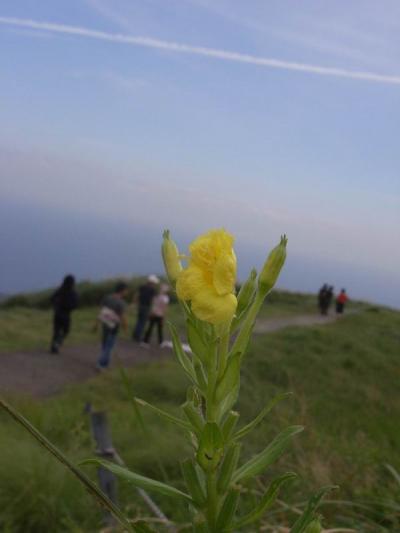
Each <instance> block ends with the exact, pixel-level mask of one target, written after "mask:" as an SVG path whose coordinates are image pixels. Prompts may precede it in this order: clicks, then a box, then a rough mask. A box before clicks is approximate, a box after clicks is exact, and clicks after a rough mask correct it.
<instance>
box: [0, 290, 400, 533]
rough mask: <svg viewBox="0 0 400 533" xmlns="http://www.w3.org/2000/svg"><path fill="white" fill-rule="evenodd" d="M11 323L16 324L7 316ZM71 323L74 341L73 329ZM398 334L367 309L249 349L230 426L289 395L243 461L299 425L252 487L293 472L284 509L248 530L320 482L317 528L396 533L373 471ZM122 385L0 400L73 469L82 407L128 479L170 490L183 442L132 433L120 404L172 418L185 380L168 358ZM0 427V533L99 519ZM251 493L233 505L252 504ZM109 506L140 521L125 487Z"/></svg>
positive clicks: (167, 504) (285, 516)
mask: <svg viewBox="0 0 400 533" xmlns="http://www.w3.org/2000/svg"><path fill="white" fill-rule="evenodd" d="M283 298H284V297H283ZM296 298H297V304H294V303H293V304H291V305H289V304H288V302H287V301H286V303H283V302H282V301H280V303H279V305H278V304H277V302H275V304H273V303H271V309H272V308H273V305H276V307H275V309H277V308H278V307H279V306H281V312H282V311H283V310H284V309H286V311H287V312H289V309H292V311H293V312H294V310H295V309H296V311H297V313H299V312H303V309H304V308H307V300H303V301H302V299H301V297H296ZM299 302H300V305H299ZM311 304H312V305H313V303H312V301H311V299H310V301H309V305H310V306H311ZM9 312H10V310H8V311H7V313H9ZM13 312H15V313H16V315H18V314H19V313H20V311H19V310H18V309H15V310H13ZM265 312H268V311H267V308H266V310H265ZM81 313H82V323H83V322H84V320H83V317H84V316H86V317H87V325H88V326H89V324H90V320H89V314H90V313H91V311H85V310H84V311H81ZM85 313H86V315H85ZM46 316H47V318H48V315H46ZM78 316H79V315H77V317H76V318H78ZM90 318H91V317H90ZM20 319H21V317H20ZM16 320H17V321H18V318H16ZM75 322H76V327H77V331H76V332H75V335H78V329H79V328H78V326H77V323H78V320H76V321H75ZM27 330H28V331H29V327H27ZM399 331H400V313H396V312H392V311H388V310H385V309H381V308H374V307H369V308H365V309H364V310H363V311H362V312H360V313H358V314H354V315H349V316H346V317H344V318H343V319H342V320H340V321H338V322H336V323H332V324H329V325H325V326H318V327H309V328H287V329H285V330H281V331H279V332H276V333H272V334H268V335H258V336H256V337H255V338H254V340H253V342H252V345H251V349H250V352H249V354H248V356H247V361H246V364H245V365H244V368H243V379H242V396H241V400H240V405H239V410H240V412H241V419H242V420H241V421H242V423H245V422H247V421H249V420H250V419H251V418H252V417H253V416H255V414H256V413H257V412H258V411H259V410H260V409H261V408H262V407H263V406H264V405H265V403H266V402H267V401H268V400H269V399H270V398H272V397H273V396H274V395H275V394H276V393H278V392H283V391H292V392H293V393H294V395H293V398H292V399H289V400H286V401H285V402H284V403H282V404H280V405H279V406H278V407H277V408H276V409H275V410H274V411H273V412H272V413H271V415H270V416H269V417H268V418H267V419H266V421H265V422H264V423H263V424H262V425H261V426H260V427H259V428H258V429H257V430H256V431H255V432H254V433H253V434H252V438H251V439H250V441H247V447H246V449H245V454H246V455H251V454H252V453H254V452H256V451H258V450H260V448H261V447H263V446H265V443H266V442H268V440H269V439H270V438H271V437H272V436H273V435H275V434H276V433H277V432H279V430H280V429H282V428H283V427H285V426H286V425H288V424H292V423H301V424H304V425H305V426H306V431H305V432H304V433H303V434H301V435H300V436H298V437H297V438H296V440H295V442H294V445H293V446H292V448H291V450H290V452H289V453H288V454H286V455H285V456H284V457H283V458H282V459H281V460H280V462H279V463H278V465H277V466H276V467H274V468H273V470H270V471H267V472H266V474H265V476H264V478H263V480H262V481H263V482H268V480H269V479H271V477H273V476H274V475H276V474H277V473H278V472H284V471H286V470H295V471H297V472H298V473H299V474H300V479H299V481H298V482H296V483H295V484H294V485H292V486H291V487H290V488H289V489H288V490H287V491H285V493H284V494H283V496H284V499H285V500H288V501H289V502H291V504H293V507H292V508H290V509H289V510H288V509H287V508H285V507H284V506H283V504H282V503H278V504H277V505H275V507H274V509H273V510H272V511H271V512H270V514H269V515H268V516H267V520H266V521H265V523H264V526H265V527H266V526H267V525H269V526H270V528H269V529H262V528H261V525H260V527H259V529H258V530H259V531H261V530H265V531H268V530H269V531H276V528H275V526H274V524H276V523H277V522H278V521H279V523H281V524H288V523H289V522H290V521H291V520H292V519H293V517H294V514H295V512H296V509H299V508H301V507H302V505H303V504H304V500H305V499H306V497H308V496H309V494H310V493H311V492H312V491H313V490H315V489H316V488H317V487H320V486H321V485H325V484H329V483H335V484H338V485H340V490H339V491H338V492H337V493H335V494H333V495H332V499H334V500H336V501H337V500H341V501H343V502H342V503H339V504H338V503H329V502H328V503H327V504H325V505H324V506H323V508H322V512H323V514H324V516H325V517H326V518H325V525H326V526H327V527H328V526H330V527H334V526H345V527H353V528H354V529H355V530H356V531H366V532H367V531H370V532H379V531H382V532H383V531H385V532H388V531H399V530H400V508H399V488H400V486H399V484H398V482H397V481H396V480H395V478H394V477H393V475H392V474H391V473H390V472H389V470H388V469H387V467H386V466H385V465H386V464H389V465H391V466H392V467H393V468H395V469H396V470H397V471H400V461H399V454H398V450H399V449H400V431H399V429H398V424H397V422H396V421H397V420H399V419H400V397H399V394H398V383H399V377H400V376H399V365H398V354H399V344H400V338H399V333H398V332H399ZM71 340H73V339H71ZM75 340H76V341H78V340H79V341H81V340H84V337H82V338H79V339H78V336H77V337H76V338H75ZM87 340H88V339H87ZM0 357H1V356H0ZM128 374H129V378H130V380H131V385H130V387H129V389H130V390H129V391H128V392H127V391H126V389H125V388H124V387H123V385H122V382H121V378H120V375H119V373H118V370H116V371H114V372H112V373H109V374H107V375H102V376H99V377H97V378H95V379H93V380H92V381H90V382H88V383H87V384H84V385H80V386H76V387H74V388H71V389H70V390H68V391H66V392H65V393H64V394H62V395H61V396H58V397H53V398H49V399H47V400H44V401H40V402H39V401H32V400H31V399H26V400H24V399H23V398H21V397H18V398H17V397H14V398H9V399H10V400H11V401H12V402H13V403H14V404H15V405H17V406H18V407H19V408H20V409H21V411H22V412H23V413H24V414H25V415H26V416H27V417H28V418H30V419H31V420H32V421H33V422H34V423H35V424H36V425H37V426H38V427H39V428H40V429H41V430H42V431H43V432H44V433H45V434H46V435H47V436H48V437H50V438H51V439H52V440H54V441H55V442H56V443H57V444H58V445H59V446H60V447H61V448H62V449H63V450H64V451H65V452H66V453H67V454H68V455H69V456H70V457H72V458H74V459H75V460H80V459H82V458H85V457H88V456H91V455H92V454H93V445H92V442H91V437H90V432H89V429H88V420H87V416H86V415H85V414H84V413H83V408H84V405H85V404H86V403H87V402H88V401H90V402H91V403H92V405H93V406H94V408H96V409H105V410H107V413H108V416H109V419H110V423H111V426H112V430H113V435H114V444H115V445H116V447H117V448H118V451H119V453H120V454H121V456H122V457H123V458H124V459H125V461H126V462H127V464H128V465H129V466H130V467H131V468H132V469H135V470H136V471H138V472H140V473H143V474H146V475H149V476H153V477H154V476H157V477H159V476H160V473H161V475H162V476H165V477H166V478H167V479H168V480H169V481H170V482H173V483H175V484H177V485H179V479H180V473H179V461H180V460H181V459H182V458H183V457H184V456H185V454H186V453H187V452H188V450H187V445H186V443H185V441H184V439H183V438H182V436H181V435H180V434H179V432H178V430H177V429H176V428H175V427H172V426H169V425H167V424H166V423H164V422H163V421H161V420H159V419H158V418H157V417H156V416H154V415H153V414H151V413H148V412H146V411H142V416H143V419H144V422H145V428H146V429H145V431H143V429H142V428H141V426H140V424H138V421H137V419H136V418H135V415H134V410H133V407H132V403H131V399H130V397H129V395H130V394H132V395H133V394H135V395H137V396H140V397H142V398H144V399H146V400H148V401H150V402H152V403H155V404H157V405H159V406H161V407H163V408H164V409H166V410H169V411H170V412H171V413H178V412H179V405H180V404H181V403H182V402H183V401H184V398H185V388H186V385H187V383H186V381H185V378H184V376H183V375H182V373H181V372H180V370H179V368H178V366H177V364H176V363H175V361H174V360H172V359H171V360H169V361H167V362H163V363H153V364H149V365H143V366H140V367H136V368H135V369H133V370H130V371H129V373H128ZM0 424H1V428H2V431H1V433H0V480H1V483H0V529H1V530H2V531H6V532H13V533H14V532H17V533H18V532H24V533H29V532H33V533H39V532H40V533H42V532H43V531H52V532H55V533H57V532H75V533H76V532H87V531H94V530H95V529H96V527H98V525H99V522H100V520H101V515H100V513H99V511H98V509H97V508H96V505H95V504H94V503H93V502H92V501H91V500H90V498H89V497H88V496H87V495H86V494H85V493H84V491H83V490H82V489H80V487H79V486H78V484H77V482H76V481H75V480H74V479H72V478H71V477H70V475H69V474H67V473H65V472H64V471H63V469H62V468H61V467H60V466H58V465H57V464H55V462H54V461H53V460H52V459H51V458H49V457H48V455H47V454H46V452H44V451H42V450H41V449H39V448H38V446H37V445H36V444H35V443H33V442H32V441H31V439H30V437H29V436H28V435H26V434H24V433H23V431H22V430H21V429H20V428H18V427H16V426H15V424H14V423H13V422H12V421H11V420H9V419H8V418H7V416H6V415H5V414H4V413H0ZM92 474H94V472H92ZM248 488H249V489H251V490H259V487H254V486H253V487H248ZM251 494H252V493H251V491H250V492H249V493H248V498H247V499H246V501H245V504H244V505H247V506H251V505H252V496H251ZM120 499H121V502H122V505H123V506H124V507H126V509H127V510H128V512H129V513H131V515H132V516H135V515H136V514H138V513H139V514H142V515H145V516H147V515H148V511H147V509H146V508H145V507H144V506H143V504H142V502H141V501H140V500H139V499H138V497H137V494H136V492H135V490H134V489H132V487H129V486H127V485H125V484H120ZM155 499H156V500H157V501H158V502H159V503H160V505H161V506H162V508H163V509H164V511H165V512H166V513H167V514H168V516H170V517H172V518H174V519H176V520H178V521H180V522H184V521H185V518H186V513H185V509H184V508H181V507H179V506H178V507H177V506H176V504H175V502H171V501H169V500H166V499H162V498H159V497H156V498H155ZM252 531H254V529H253V530H252Z"/></svg>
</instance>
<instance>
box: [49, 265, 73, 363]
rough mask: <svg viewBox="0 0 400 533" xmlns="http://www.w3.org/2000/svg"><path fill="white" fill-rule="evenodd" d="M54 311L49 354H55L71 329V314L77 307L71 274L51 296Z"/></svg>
mask: <svg viewBox="0 0 400 533" xmlns="http://www.w3.org/2000/svg"><path fill="white" fill-rule="evenodd" d="M51 304H52V306H53V310H54V316H53V338H52V341H51V348H50V351H51V353H54V354H57V353H58V352H59V350H60V347H61V345H62V343H63V341H64V339H65V337H66V336H67V335H68V333H69V331H70V328H71V313H72V311H73V310H74V309H76V307H77V306H78V294H77V292H76V290H75V278H74V276H72V275H71V274H69V275H68V276H65V278H64V280H63V282H62V284H61V285H60V287H59V288H58V289H57V290H56V291H55V292H54V293H53V295H52V296H51Z"/></svg>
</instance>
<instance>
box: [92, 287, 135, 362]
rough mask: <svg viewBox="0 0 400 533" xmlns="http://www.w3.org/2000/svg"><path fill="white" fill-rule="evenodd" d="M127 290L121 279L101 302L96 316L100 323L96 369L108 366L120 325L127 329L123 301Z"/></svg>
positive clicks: (124, 303)
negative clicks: (99, 344) (99, 349)
mask: <svg viewBox="0 0 400 533" xmlns="http://www.w3.org/2000/svg"><path fill="white" fill-rule="evenodd" d="M127 292H128V285H127V284H126V283H124V282H122V281H121V282H119V283H117V285H116V286H115V289H114V292H113V293H112V294H109V295H107V296H106V297H105V298H104V300H103V302H102V307H101V310H100V313H99V316H98V321H99V322H100V323H101V325H102V338H101V353H100V357H99V359H98V361H97V369H98V370H105V369H106V368H108V366H109V364H110V360H111V353H112V350H113V348H114V346H115V342H116V340H117V336H118V332H119V330H120V326H122V328H123V329H124V330H125V331H126V330H127V329H128V328H127V321H126V316H125V311H126V302H125V301H124V298H125V296H126V294H127Z"/></svg>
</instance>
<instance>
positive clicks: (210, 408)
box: [207, 357, 218, 422]
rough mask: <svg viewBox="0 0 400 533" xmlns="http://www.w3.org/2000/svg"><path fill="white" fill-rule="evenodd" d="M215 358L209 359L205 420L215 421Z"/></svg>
mask: <svg viewBox="0 0 400 533" xmlns="http://www.w3.org/2000/svg"><path fill="white" fill-rule="evenodd" d="M215 359H216V358H215V357H214V360H212V361H211V364H210V366H209V369H208V384H207V421H208V422H215V417H216V416H215V405H214V399H215V389H216V386H217V377H218V375H217V366H216V360H215Z"/></svg>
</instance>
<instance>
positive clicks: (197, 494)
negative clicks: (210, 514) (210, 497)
mask: <svg viewBox="0 0 400 533" xmlns="http://www.w3.org/2000/svg"><path fill="white" fill-rule="evenodd" d="M182 473H183V477H184V479H185V483H186V486H187V488H188V490H189V492H190V495H191V497H192V499H193V501H194V503H195V505H197V506H198V507H202V506H203V505H204V504H205V502H206V495H205V493H204V490H203V487H202V485H201V483H200V479H199V474H198V472H197V470H196V467H195V465H194V464H193V461H192V460H191V459H186V461H183V463H182Z"/></svg>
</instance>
